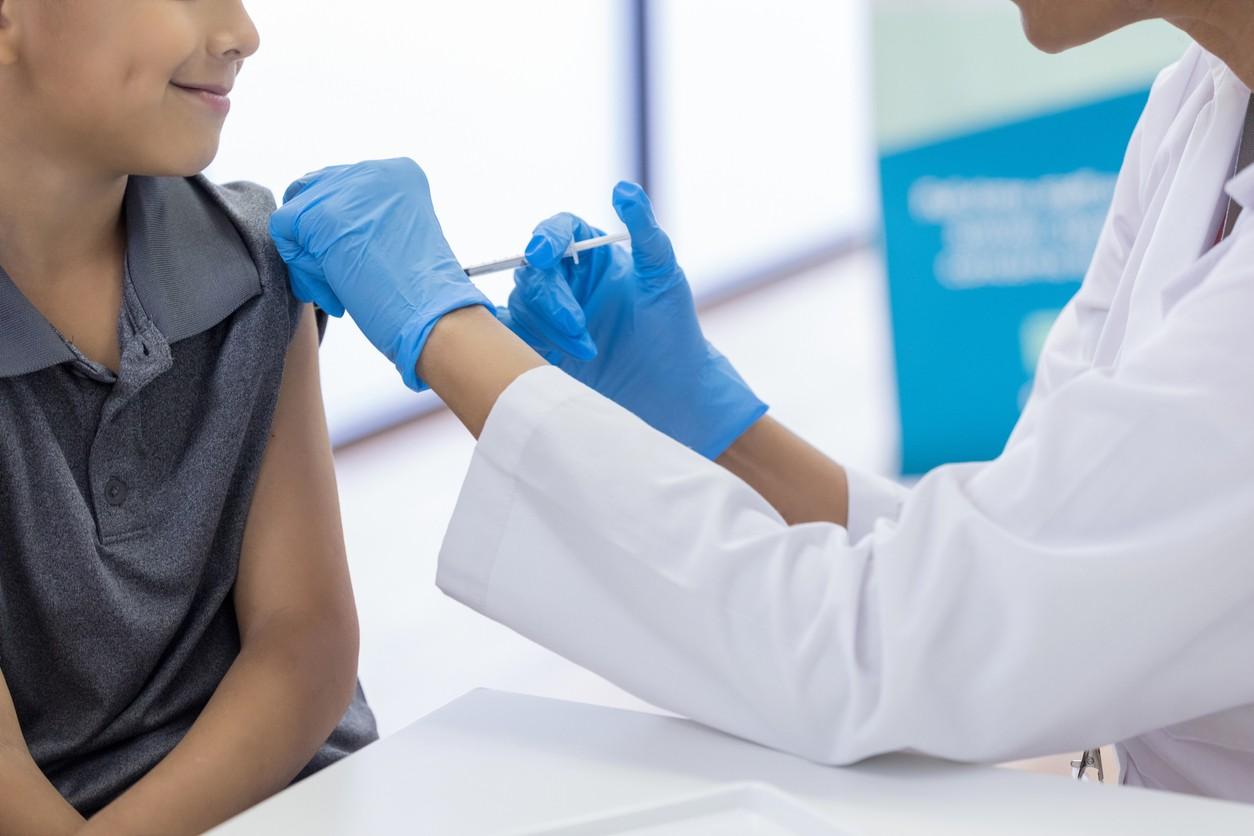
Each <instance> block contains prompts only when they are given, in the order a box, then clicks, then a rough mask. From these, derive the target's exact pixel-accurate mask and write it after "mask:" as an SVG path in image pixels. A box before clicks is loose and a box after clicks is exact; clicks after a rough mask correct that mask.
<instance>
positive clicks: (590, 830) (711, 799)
mask: <svg viewBox="0 0 1254 836" xmlns="http://www.w3.org/2000/svg"><path fill="white" fill-rule="evenodd" d="M696 834H701V836H848V834H847V833H846V832H845V831H841V830H837V829H836V828H835V827H833V826H832V825H831V824H830V823H829V822H827V821H826V820H825V819H823V818H822V817H821V816H819V815H818V814H817V813H814V812H813V811H811V810H810V809H809V808H807V807H805V806H804V805H802V804H801V803H800V802H798V801H797V800H796V799H794V798H792V797H791V796H789V795H785V794H784V793H782V792H780V791H779V790H777V789H775V788H774V787H772V786H770V785H768V784H735V785H732V786H729V787H726V788H724V789H719V790H716V791H714V792H709V793H703V794H701V795H694V796H689V797H687V798H681V799H678V800H676V801H671V802H667V803H664V804H657V805H649V806H645V807H637V808H634V809H631V810H620V811H617V812H614V813H609V814H599V815H597V816H594V817H590V818H584V819H579V820H577V821H569V822H564V823H561V824H556V825H551V826H547V827H544V828H542V829H540V830H529V831H527V832H526V833H525V834H519V836H695V835H696Z"/></svg>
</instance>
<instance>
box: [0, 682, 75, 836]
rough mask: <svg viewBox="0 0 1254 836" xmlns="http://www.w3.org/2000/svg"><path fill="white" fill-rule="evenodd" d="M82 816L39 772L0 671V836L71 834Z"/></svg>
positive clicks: (54, 835)
mask: <svg viewBox="0 0 1254 836" xmlns="http://www.w3.org/2000/svg"><path fill="white" fill-rule="evenodd" d="M82 826H83V817H82V816H80V815H79V814H78V813H76V812H75V811H74V808H73V807H71V806H70V805H69V803H68V802H67V801H66V800H65V799H64V798H62V797H61V794H60V793H58V792H57V790H56V788H55V787H53V786H52V784H51V783H50V782H49V781H48V779H47V778H45V777H44V774H43V773H42V772H40V771H39V767H38V765H36V763H35V759H34V758H32V757H31V754H30V750H29V749H27V748H26V739H25V738H24V737H23V736H22V728H21V726H20V725H19V724H18V720H17V709H16V708H15V707H14V706H13V698H12V695H11V694H10V693H9V686H8V683H6V682H5V680H4V673H3V671H0V836H9V834H14V836H17V834H21V836H28V834H30V835H31V836H39V835H40V834H48V836H57V835H58V834H63V833H65V834H68V833H75V832H77V831H78V829H79V828H81V827H82Z"/></svg>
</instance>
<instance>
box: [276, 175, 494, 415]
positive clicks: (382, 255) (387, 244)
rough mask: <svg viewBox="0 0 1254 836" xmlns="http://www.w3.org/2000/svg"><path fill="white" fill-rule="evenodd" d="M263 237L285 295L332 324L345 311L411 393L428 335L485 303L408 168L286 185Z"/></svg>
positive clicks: (417, 384) (422, 181) (421, 180)
mask: <svg viewBox="0 0 1254 836" xmlns="http://www.w3.org/2000/svg"><path fill="white" fill-rule="evenodd" d="M283 201H284V205H283V208H282V209H280V210H279V211H277V212H275V213H274V216H273V217H272V218H271V219H270V234H271V237H273V238H274V243H275V246H276V247H277V248H278V251H279V254H280V255H281V256H282V257H283V260H284V261H286V262H287V265H288V268H289V272H290V273H291V278H292V291H293V292H294V293H295V294H296V296H297V297H299V298H300V299H301V300H302V301H305V302H314V303H315V304H317V305H318V307H320V308H322V309H323V310H324V311H326V312H327V313H329V314H331V315H332V316H342V315H343V314H344V311H345V309H347V310H348V313H349V314H351V315H352V317H353V320H354V321H355V322H356V323H357V326H358V327H359V328H361V330H362V331H363V332H364V333H365V335H366V337H367V338H369V340H370V342H372V343H373V344H374V346H375V348H377V349H379V351H381V352H382V353H383V354H384V355H386V356H387V358H388V359H389V360H391V361H392V362H393V363H395V364H396V368H397V369H398V370H399V371H400V373H401V377H402V378H403V379H404V381H405V384H406V385H407V386H409V388H411V389H414V390H416V391H420V390H422V389H424V388H426V386H425V384H424V383H423V382H422V381H421V380H419V379H418V372H417V370H416V368H415V366H416V364H417V362H418V356H419V355H420V354H421V353H422V349H423V347H424V345H425V344H426V341H427V338H428V336H429V335H430V333H431V329H432V328H433V327H435V324H436V322H438V321H439V320H440V318H441V317H442V316H444V315H445V314H447V313H450V312H452V311H455V310H458V309H460V308H466V307H471V306H474V305H483V306H484V307H486V308H488V309H490V310H491V309H492V304H491V303H490V302H489V301H488V300H487V298H486V297H485V296H484V295H483V294H482V293H480V292H479V290H478V289H477V288H476V287H475V286H474V285H473V284H471V282H470V280H469V279H468V278H466V274H465V272H464V271H463V270H462V267H461V265H460V264H458V262H457V259H456V258H455V257H454V255H453V251H452V249H450V247H449V245H448V242H447V241H445V239H444V232H443V230H442V229H441V228H440V221H439V219H438V218H436V215H435V208H434V207H433V206H432V204H431V189H430V186H429V184H428V182H427V176H426V175H425V174H424V173H423V171H422V169H421V168H419V167H418V165H417V163H415V162H414V161H413V160H407V159H395V160H381V161H375V162H365V163H359V164H357V165H351V166H335V167H333V168H325V169H322V170H321V171H317V172H314V173H312V174H307V175H305V176H304V177H302V178H301V179H300V180H297V181H296V182H295V183H293V184H292V185H291V186H290V187H289V188H288V190H287V194H286V195H284V198H283Z"/></svg>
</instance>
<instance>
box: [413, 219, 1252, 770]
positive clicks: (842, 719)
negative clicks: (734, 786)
mask: <svg viewBox="0 0 1254 836" xmlns="http://www.w3.org/2000/svg"><path fill="white" fill-rule="evenodd" d="M1247 239H1248V241H1247V242H1246V243H1245V245H1244V246H1243V247H1240V246H1239V247H1235V248H1234V249H1233V256H1234V257H1233V258H1232V259H1230V261H1231V262H1232V263H1233V265H1234V268H1235V267H1239V268H1240V269H1232V270H1229V272H1228V275H1226V276H1225V275H1212V276H1210V277H1209V278H1208V279H1207V282H1208V287H1207V289H1206V291H1205V292H1198V293H1194V294H1192V295H1190V296H1188V297H1186V298H1185V300H1184V301H1183V302H1181V303H1180V304H1179V305H1178V306H1177V309H1175V310H1173V311H1171V312H1170V313H1169V314H1168V317H1167V320H1166V322H1165V324H1164V326H1163V328H1162V331H1161V333H1160V334H1159V335H1158V336H1157V337H1156V338H1155V339H1154V340H1153V341H1152V342H1151V343H1149V344H1147V345H1145V346H1143V347H1142V348H1141V349H1139V350H1138V351H1136V352H1134V353H1131V354H1129V355H1127V356H1125V357H1124V358H1123V360H1122V362H1121V364H1120V366H1119V367H1118V368H1117V369H1094V370H1092V371H1090V372H1087V373H1084V374H1080V375H1077V376H1075V377H1074V378H1073V379H1072V380H1071V381H1069V382H1068V383H1067V384H1066V385H1064V386H1062V387H1060V388H1059V389H1058V390H1056V391H1055V392H1053V393H1051V394H1050V396H1049V397H1048V398H1047V399H1044V400H1043V401H1041V402H1039V403H1037V404H1035V407H1034V408H1035V409H1036V410H1037V414H1036V426H1037V431H1036V432H1035V433H1033V434H1031V435H1025V436H1021V437H1020V438H1019V440H1018V442H1017V443H1016V444H1014V445H1013V446H1011V447H1009V448H1008V449H1007V450H1006V452H1005V454H1004V455H1003V456H1002V457H1000V458H999V459H998V460H996V461H994V462H991V463H983V464H967V465H959V466H950V467H943V468H940V469H938V470H936V471H934V472H933V473H931V474H929V475H928V476H927V477H925V478H924V479H923V480H922V481H921V482H920V483H919V484H918V485H917V486H916V487H915V488H914V489H913V490H912V491H911V492H910V495H909V496H908V497H907V498H906V500H905V503H904V505H903V507H902V508H901V512H900V514H899V515H898V516H897V517H896V518H895V519H893V518H892V515H886V516H884V517H881V518H880V519H878V521H877V522H876V523H875V524H874V530H873V532H872V533H871V534H870V535H869V536H866V537H863V538H861V539H859V540H857V541H852V540H851V539H850V537H849V535H848V532H847V531H846V530H845V529H844V528H841V527H839V526H835V525H829V524H811V525H802V526H796V527H789V526H788V525H786V524H785V523H784V521H783V520H782V519H781V518H780V516H779V515H778V514H777V513H776V512H775V511H774V510H773V509H772V508H771V506H770V505H769V504H768V503H767V502H766V501H765V500H764V499H763V498H762V497H760V496H759V495H757V494H756V493H755V492H754V491H753V490H752V489H750V488H749V487H748V486H747V485H746V484H745V483H743V482H741V481H740V480H739V479H737V478H736V477H734V476H733V475H731V474H730V473H728V472H726V471H725V470H723V469H722V468H720V467H718V466H716V465H714V464H712V463H710V462H708V461H706V460H704V459H702V458H701V457H699V456H697V455H696V454H694V453H692V452H691V451H689V450H687V449H686V448H684V447H682V446H680V445H678V444H675V443H673V442H671V441H670V440H668V439H667V438H665V437H664V436H662V435H660V434H658V433H656V432H654V431H653V430H652V429H650V428H649V427H648V426H646V425H645V424H644V423H642V422H641V421H639V420H637V419H636V418H635V417H634V416H632V415H631V414H629V413H628V412H626V411H624V410H622V409H620V408H619V407H617V406H616V405H614V404H613V403H611V402H609V401H608V400H605V399H603V398H601V397H600V396H598V395H596V394H595V393H593V392H591V391H589V390H587V389H584V388H582V387H581V386H579V385H578V384H576V383H575V382H573V381H572V380H570V379H569V378H567V377H565V376H564V375H563V374H562V373H561V372H559V371H556V370H553V369H542V370H537V371H534V372H531V373H529V374H527V375H526V376H524V377H523V378H521V379H520V380H519V381H517V382H516V383H515V384H514V386H513V387H512V388H511V389H510V390H509V391H508V392H507V393H506V394H505V395H504V396H503V397H502V398H501V400H500V402H499V403H498V405H497V407H496V409H495V410H494V412H493V413H492V415H491V418H490V420H489V422H488V426H487V428H486V430H485V432H484V434H483V437H482V440H481V442H480V445H479V447H478V450H477V452H476V454H475V457H474V459H473V462H472V465H471V468H470V471H469V473H468V477H467V480H466V483H465V486H464V489H463V493H462V496H461V498H460V500H459V504H458V508H457V511H456V513H455V515H454V519H453V521H452V524H451V527H450V530H449V533H448V536H447V539H446V542H445V545H444V548H443V551H442V554H441V558H440V568H439V578H438V582H439V584H440V586H441V587H442V588H443V589H444V590H445V591H446V592H447V593H448V594H450V595H452V596H453V597H455V598H457V599H459V600H461V601H463V602H464V603H466V604H468V605H469V606H471V607H473V608H475V609H477V610H479V611H480V612H482V613H484V614H485V615H487V616H489V617H491V618H493V619H496V620H498V621H500V622H502V623H504V624H506V625H508V626H510V627H512V628H513V629H515V630H517V631H518V632H519V633H521V634H523V635H525V636H527V637H530V638H531V639H533V640H535V641H537V642H539V643H540V644H543V645H545V646H547V647H549V648H552V649H553V650H555V651H557V652H558V653H561V654H563V655H564V656H566V657H568V658H569V659H571V660H573V661H575V662H577V663H579V664H581V665H583V666H586V667H587V668H590V669H591V670H593V671H596V672H598V673H600V674H602V675H603V676H605V677H607V678H608V679H610V680H611V681H613V682H616V683H618V684H619V685H621V686H623V687H624V688H626V689H628V690H630V691H632V692H634V693H635V694H637V695H639V696H640V697H642V698H644V699H646V700H649V701H651V702H653V703H655V704H657V705H659V706H661V707H664V708H666V709H669V710H672V711H675V712H677V713H680V714H684V715H687V716H689V717H692V718H693V719H695V720H698V721H700V722H703V723H706V724H708V725H711V726H714V727H717V728H719V729H723V730H725V731H728V732H731V733H733V734H735V735H739V736H741V737H744V738H747V739H750V740H754V741H758V742H760V743H763V744H766V745H769V746H773V747H776V748H780V749H784V750H787V751H791V752H795V753H797V754H800V755H803V756H805V757H808V758H810V759H813V760H817V761H820V762H827V763H841V764H843V763H849V762H853V761H857V760H860V759H862V758H865V757H868V756H871V755H875V754H877V753H882V752H888V751H893V750H903V749H905V750H915V751H920V752H925V753H929V754H933V755H938V756H942V757H948V758H953V759H959V760H976V761H1000V760H1006V759H1012V758H1018V757H1027V756H1033V755H1039V754H1044V753H1050V752H1058V751H1065V750H1069V749H1079V748H1083V747H1088V746H1093V745H1097V744H1101V743H1106V742H1110V741H1112V740H1117V739H1123V738H1126V737H1130V736H1134V735H1137V734H1140V733H1143V732H1145V731H1148V730H1151V729H1157V728H1162V727H1165V726H1168V725H1171V724H1174V723H1177V722H1181V721H1184V720H1187V719H1190V718H1194V717H1199V716H1203V715H1206V714H1210V713H1214V712H1217V711H1220V710H1226V709H1228V708H1231V707H1235V706H1239V705H1245V704H1250V703H1254V667H1251V666H1250V664H1249V653H1250V641H1251V637H1254V557H1252V552H1251V543H1252V542H1254V431H1252V430H1251V425H1252V422H1254V338H1252V337H1251V336H1250V334H1251V331H1254V329H1251V328H1250V325H1249V324H1250V323H1251V322H1254V273H1251V272H1250V271H1249V270H1248V269H1246V268H1245V267H1244V265H1247V264H1252V263H1254V247H1251V246H1250V244H1251V243H1254V237H1249V236H1247ZM1234 243H1238V242H1234ZM1219 272H1220V273H1221V272H1222V271H1219Z"/></svg>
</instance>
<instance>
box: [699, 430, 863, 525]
mask: <svg viewBox="0 0 1254 836" xmlns="http://www.w3.org/2000/svg"><path fill="white" fill-rule="evenodd" d="M718 463H719V464H720V465H722V466H723V467H725V468H727V469H728V470H730V471H731V472H732V473H734V474H736V475H737V476H739V477H740V478H741V479H743V480H744V481H745V482H747V483H748V484H749V486H750V487H751V488H753V489H754V490H755V491H757V492H758V493H759V494H761V495H762V497H763V498H765V499H766V501H767V502H769V503H771V505H772V506H774V508H775V510H776V511H778V512H779V513H780V516H782V517H783V518H784V520H785V521H786V522H787V523H788V524H789V525H801V524H802V523H811V522H829V523H836V524H837V525H842V526H843V525H848V520H849V480H848V477H847V476H846V474H845V469H844V468H843V467H841V466H840V465H839V464H837V463H836V462H834V461H832V460H831V459H829V458H828V457H827V456H825V455H823V453H821V452H819V451H818V450H816V449H815V448H814V447H812V446H810V445H809V444H808V443H806V442H805V441H804V440H803V439H801V438H799V437H798V436H797V435H795V434H794V433H793V432H791V431H790V430H789V429H788V428H787V427H785V426H784V425H783V424H781V423H779V422H778V421H776V420H775V419H773V418H771V417H770V416H767V417H765V418H762V419H761V420H759V421H758V422H757V423H756V424H754V425H753V426H752V427H750V428H749V429H748V430H747V431H746V432H745V434H744V435H742V436H741V437H740V438H739V439H738V440H737V441H736V443H735V444H733V445H732V446H731V447H730V448H729V449H728V450H727V452H726V453H724V454H723V455H722V456H720V457H719V458H718Z"/></svg>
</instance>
